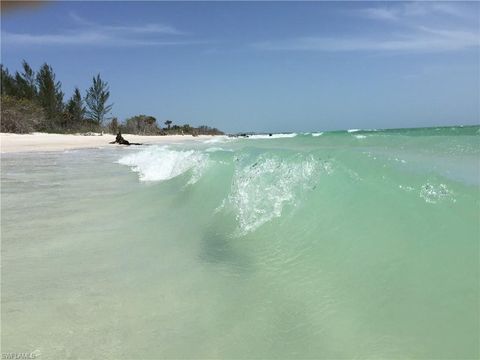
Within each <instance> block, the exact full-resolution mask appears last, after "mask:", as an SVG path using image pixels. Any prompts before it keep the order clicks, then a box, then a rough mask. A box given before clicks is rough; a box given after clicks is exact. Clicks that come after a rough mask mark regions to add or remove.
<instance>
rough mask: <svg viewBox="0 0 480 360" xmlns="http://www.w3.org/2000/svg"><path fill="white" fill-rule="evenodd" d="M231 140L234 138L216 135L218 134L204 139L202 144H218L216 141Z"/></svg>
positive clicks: (224, 141)
mask: <svg viewBox="0 0 480 360" xmlns="http://www.w3.org/2000/svg"><path fill="white" fill-rule="evenodd" d="M232 140H234V139H233V138H231V137H228V136H224V135H218V136H214V137H212V138H211V139H208V140H205V141H204V142H203V143H204V144H218V143H226V142H229V141H232Z"/></svg>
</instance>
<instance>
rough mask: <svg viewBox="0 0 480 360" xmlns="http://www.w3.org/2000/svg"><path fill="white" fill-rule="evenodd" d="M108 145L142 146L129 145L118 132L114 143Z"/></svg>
mask: <svg viewBox="0 0 480 360" xmlns="http://www.w3.org/2000/svg"><path fill="white" fill-rule="evenodd" d="M110 144H120V145H127V146H130V145H142V144H141V143H131V142H130V141H128V140H125V139H124V138H123V136H122V133H121V132H118V134H117V137H116V138H115V141H112V142H111V143H110Z"/></svg>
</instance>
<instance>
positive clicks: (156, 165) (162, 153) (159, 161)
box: [118, 146, 208, 184]
mask: <svg viewBox="0 0 480 360" xmlns="http://www.w3.org/2000/svg"><path fill="white" fill-rule="evenodd" d="M207 161H208V156H207V155H206V154H204V153H202V152H200V151H195V150H184V151H178V150H171V149H169V148H168V147H158V146H153V147H151V148H147V149H145V150H142V151H140V152H137V153H133V154H129V155H127V156H124V157H122V158H121V159H120V160H118V163H119V164H122V165H127V166H130V167H131V169H132V170H133V171H135V172H137V173H138V176H139V179H140V181H162V180H169V179H172V178H174V177H177V176H179V175H181V174H184V173H186V172H188V171H191V178H190V181H189V184H192V183H195V182H196V181H197V180H198V179H199V178H200V177H201V175H202V173H203V171H204V170H205V168H206V166H207Z"/></svg>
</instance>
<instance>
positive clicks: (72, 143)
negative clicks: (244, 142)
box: [0, 133, 218, 154]
mask: <svg viewBox="0 0 480 360" xmlns="http://www.w3.org/2000/svg"><path fill="white" fill-rule="evenodd" d="M122 135H123V136H124V137H125V138H126V139H127V140H128V141H130V142H139V143H142V144H145V145H153V144H169V143H172V142H176V141H194V140H202V139H211V138H212V137H214V136H218V135H199V136H196V137H193V136H192V135H133V134H122ZM112 141H115V135H111V134H103V135H100V134H98V135H81V134H52V133H32V134H13V133H0V153H1V154H8V153H23V152H43V151H65V150H73V149H91V148H114V147H119V146H120V147H125V145H118V144H110V142H112Z"/></svg>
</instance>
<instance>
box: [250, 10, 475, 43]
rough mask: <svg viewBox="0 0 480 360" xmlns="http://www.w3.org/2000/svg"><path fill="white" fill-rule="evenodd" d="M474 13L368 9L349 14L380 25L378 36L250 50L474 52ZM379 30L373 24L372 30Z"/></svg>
mask: <svg viewBox="0 0 480 360" xmlns="http://www.w3.org/2000/svg"><path fill="white" fill-rule="evenodd" d="M474 10H477V11H478V7H476V6H472V5H471V4H456V3H455V4H454V3H444V2H409V3H399V4H397V3H394V4H389V5H386V6H378V7H369V8H364V9H361V10H355V11H354V12H353V13H350V14H353V15H355V16H361V17H366V18H368V19H371V20H374V21H381V23H380V24H381V25H382V28H381V31H379V32H378V33H377V35H372V32H371V31H369V32H368V35H367V32H366V33H365V35H362V33H361V31H357V33H356V34H353V35H349V36H333V37H325V36H303V37H296V38H289V39H279V40H268V41H263V42H257V43H254V44H252V46H253V47H255V48H257V49H263V50H292V51H293V50H298V51H302V50H303V51H332V52H333V51H390V52H393V51H397V52H399V51H408V52H440V51H454V50H463V49H468V48H477V47H479V46H480V33H479V28H478V25H479V23H478V22H479V19H478V13H476V12H475V11H474ZM472 13H473V15H472ZM470 20H473V21H470ZM426 24H428V25H426ZM447 24H448V25H447ZM378 26H379V24H378V23H377V24H375V28H378ZM366 29H368V28H366Z"/></svg>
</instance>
